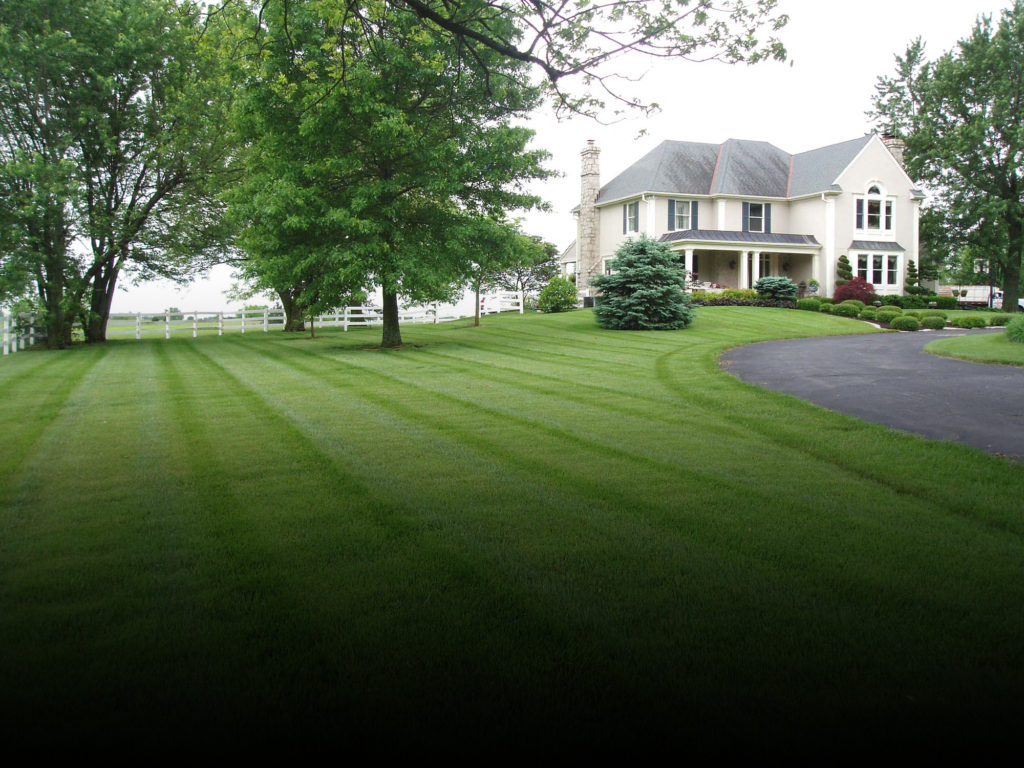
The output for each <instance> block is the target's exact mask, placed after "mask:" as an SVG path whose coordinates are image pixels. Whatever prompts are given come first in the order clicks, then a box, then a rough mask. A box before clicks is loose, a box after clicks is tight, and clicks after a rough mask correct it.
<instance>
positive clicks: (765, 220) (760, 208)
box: [743, 203, 772, 234]
mask: <svg viewBox="0 0 1024 768" xmlns="http://www.w3.org/2000/svg"><path fill="white" fill-rule="evenodd" d="M743 231H744V232H762V233H765V234H767V233H770V232H771V231H772V204H771V203H744V204H743Z"/></svg>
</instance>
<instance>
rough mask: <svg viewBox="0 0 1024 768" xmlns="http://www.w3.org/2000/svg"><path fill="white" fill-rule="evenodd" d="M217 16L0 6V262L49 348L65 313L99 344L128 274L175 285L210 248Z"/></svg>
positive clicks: (216, 177) (85, 5) (217, 113)
mask: <svg viewBox="0 0 1024 768" xmlns="http://www.w3.org/2000/svg"><path fill="white" fill-rule="evenodd" d="M230 16H231V14H230V13H224V14H223V15H219V17H218V21H217V25H219V24H222V23H224V22H225V21H226V20H228V19H229V18H230ZM217 25H214V27H208V26H207V24H206V17H205V15H204V12H203V10H202V9H201V7H200V5H199V4H197V3H193V2H174V0H5V1H4V2H3V3H0V191H2V192H3V193H4V194H3V195H2V199H0V220H2V223H3V224H4V225H5V228H9V232H8V233H7V235H6V236H5V237H4V242H3V243H2V246H3V251H2V259H3V264H2V268H3V271H4V272H5V273H6V274H7V275H8V276H11V275H15V274H21V275H22V276H28V277H29V278H30V281H31V282H32V283H34V286H33V288H34V291H35V293H36V294H37V298H38V301H39V303H40V305H41V308H42V309H43V311H44V315H45V317H46V327H47V340H48V344H49V345H50V346H55V347H60V346H64V345H66V344H67V343H69V341H70V333H71V324H72V321H73V320H74V319H75V318H76V317H78V318H79V319H80V320H81V323H82V326H83V330H84V332H85V337H86V339H87V340H88V341H103V340H104V339H105V338H106V324H107V319H108V317H109V314H110V305H111V300H112V299H113V295H114V290H115V288H116V285H117V282H118V279H119V278H120V277H121V275H122V274H123V273H124V272H125V271H126V270H127V271H129V272H132V273H134V274H135V275H136V276H138V277H141V278H145V277H151V276H155V275H160V276H167V277H172V278H182V277H183V276H185V275H186V274H187V273H188V272H189V271H190V270H191V269H193V268H194V267H195V265H196V262H197V260H202V259H203V258H204V257H205V258H206V259H212V258H219V257H220V256H221V255H222V253H223V250H224V247H225V246H224V244H225V242H226V240H227V238H226V235H227V234H228V233H227V232H226V231H225V230H224V228H223V219H222V217H221V215H220V214H221V212H220V210H219V208H218V203H217V201H216V197H215V195H214V192H215V189H216V186H217V185H218V183H220V182H221V180H222V178H223V174H224V173H225V168H226V166H227V159H228V157H229V154H230V143H229V136H228V134H227V133H226V132H225V131H224V130H223V114H224V109H225V101H226V99H225V96H226V94H227V93H229V89H230V80H229V77H228V73H227V72H226V70H225V62H226V61H228V57H226V56H225V55H224V51H223V50H221V49H220V48H219V40H220V38H219V37H218V35H217V29H218V27H217ZM24 289H25V285H24V283H23V284H22V286H21V291H22V292H24ZM7 290H8V292H9V293H11V294H13V293H14V292H15V291H16V290H17V286H15V285H14V281H13V280H10V279H9V280H8V281H7Z"/></svg>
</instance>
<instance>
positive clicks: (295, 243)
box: [232, 0, 548, 346]
mask: <svg viewBox="0 0 1024 768" xmlns="http://www.w3.org/2000/svg"><path fill="white" fill-rule="evenodd" d="M258 10H259V18H258V27H257V32H256V39H257V40H258V42H259V47H258V55H257V60H256V65H255V68H254V70H253V72H252V74H251V77H250V79H249V81H248V84H247V88H246V97H245V100H244V101H243V102H242V103H241V109H240V110H239V112H238V121H239V124H240V125H241V126H242V134H243V136H244V137H245V138H246V140H247V141H248V142H249V149H248V152H247V155H246V168H247V177H246V181H245V183H244V184H243V185H241V186H240V187H239V188H238V190H237V191H236V192H235V193H234V194H233V195H232V201H233V205H234V208H235V217H236V218H238V219H239V220H242V221H244V222H246V228H245V231H244V232H243V234H242V239H241V242H242V245H243V246H244V247H245V249H246V251H247V252H248V253H249V255H250V256H251V257H252V258H253V259H254V264H253V269H255V270H256V271H257V272H261V271H262V270H263V267H262V266H261V265H263V264H265V263H267V262H268V261H282V262H284V264H283V268H284V269H285V270H287V268H289V266H290V267H291V268H293V269H299V272H301V275H302V276H304V277H308V278H309V279H310V281H309V283H308V284H307V285H306V287H305V289H304V293H306V294H308V293H309V292H310V291H315V292H316V295H317V296H318V300H319V301H323V302H327V303H328V304H329V303H330V302H332V301H336V300H337V297H338V296H340V295H341V294H342V293H344V292H349V291H353V290H357V289H359V288H364V287H365V288H369V287H370V286H373V285H375V286H379V287H380V288H381V289H382V292H383V302H384V306H383V310H384V312H383V316H384V328H383V335H382V345H384V346H398V345H400V344H401V333H400V330H399V327H398V299H399V296H402V297H405V298H406V299H407V300H409V301H413V302H424V301H440V300H445V299H448V298H451V297H452V296H453V294H454V293H456V292H457V291H458V290H460V289H461V286H462V285H464V284H465V282H466V281H467V280H469V279H471V277H472V275H473V270H474V265H476V264H479V263H481V258H480V256H479V254H480V252H481V248H485V249H488V251H489V252H492V253H493V252H496V251H504V250H511V249H512V248H513V247H514V246H515V243H516V239H517V238H518V237H520V235H519V233H518V231H517V230H516V228H515V227H514V226H513V224H512V223H511V222H510V221H509V220H508V219H507V212H508V211H510V210H515V209H523V208H529V207H532V206H535V205H539V203H540V201H539V200H538V199H537V198H536V196H534V195H532V194H529V193H527V192H526V191H525V189H524V184H525V182H527V181H529V180H531V179H536V178H544V177H545V176H546V175H548V172H547V171H546V170H544V168H543V167H542V163H543V161H544V159H545V158H546V157H547V153H545V152H543V151H540V150H534V149H528V147H527V145H528V143H529V141H530V139H531V138H532V132H531V131H529V130H527V129H525V128H521V127H516V126H513V125H511V123H510V120H511V118H512V117H513V116H515V115H519V114H524V113H525V112H527V111H529V110H530V109H531V108H532V107H533V106H535V105H536V104H537V101H538V99H539V97H540V94H539V92H538V90H537V89H536V88H534V87H533V86H531V85H530V83H529V81H528V73H527V72H526V68H525V66H523V65H522V64H519V63H517V62H515V61H511V60H509V59H506V58H504V57H502V56H501V55H500V54H498V53H496V52H494V51H492V50H490V49H488V48H486V47H482V46H475V47H474V51H473V55H466V53H465V51H464V50H463V49H462V46H463V44H462V43H461V42H460V41H459V40H457V39H455V38H453V37H451V36H450V35H446V34H443V33H440V32H439V31H438V30H437V28H435V27H432V26H431V25H425V24H423V22H422V20H421V19H420V17H419V16H417V15H416V14H414V13H412V12H409V11H407V10H400V9H395V8H391V7H389V6H388V5H387V4H382V5H379V6H377V10H376V12H373V11H372V10H370V9H369V8H363V9H361V12H360V13H358V14H352V13H349V7H348V5H347V4H346V3H345V2H340V1H339V2H331V1H330V0H323V1H321V2H315V1H314V0H309V1H308V2H305V3H300V2H289V3H278V4H272V3H265V4H263V5H262V6H260V8H259V9H258ZM279 273H280V274H284V273H283V272H280V270H279ZM295 276H298V273H296V275H295ZM274 287H275V288H276V289H277V290H278V291H279V293H280V290H281V288H286V287H292V286H286V285H283V284H282V285H275V286H274ZM306 305H307V306H308V302H306Z"/></svg>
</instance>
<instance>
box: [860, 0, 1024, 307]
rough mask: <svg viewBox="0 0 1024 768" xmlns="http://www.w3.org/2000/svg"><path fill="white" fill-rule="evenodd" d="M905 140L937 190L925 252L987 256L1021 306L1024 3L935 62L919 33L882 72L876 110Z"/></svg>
mask: <svg viewBox="0 0 1024 768" xmlns="http://www.w3.org/2000/svg"><path fill="white" fill-rule="evenodd" d="M871 114H872V115H873V116H874V118H875V119H876V120H877V122H878V125H879V127H881V128H882V129H883V130H885V131H887V132H891V133H895V134H897V135H899V136H900V137H901V138H903V139H904V141H905V142H906V145H907V150H906V155H905V157H906V162H907V168H908V172H909V173H910V175H911V176H912V177H914V178H916V179H918V180H920V181H921V182H923V183H925V184H927V186H928V188H929V190H930V191H931V192H932V193H933V195H934V197H935V198H936V201H935V204H934V205H933V207H932V211H933V213H932V217H931V222H930V224H929V226H928V227H927V228H925V229H924V230H923V233H922V234H923V236H929V235H930V236H931V237H930V240H934V242H931V241H929V242H923V245H924V246H925V248H926V249H927V250H930V251H932V252H936V251H940V252H941V251H946V252H947V253H949V251H950V250H951V249H952V251H953V252H954V253H953V255H954V258H955V255H956V254H963V253H970V254H971V257H972V259H978V258H979V257H982V256H983V257H984V258H983V259H982V261H983V262H985V263H986V266H987V268H986V271H987V272H992V273H994V274H996V275H997V278H998V279H1000V280H1001V282H1002V288H1003V292H1004V301H1005V302H1006V304H1007V305H1008V306H1015V305H1016V303H1017V299H1018V298H1019V296H1020V290H1021V260H1022V257H1024V182H1022V179H1021V169H1022V167H1024V4H1022V3H1021V0H1016V2H1014V4H1013V5H1012V6H1011V7H1010V8H1007V9H1006V10H1004V11H1003V12H1002V13H1001V15H1000V17H999V19H998V22H993V20H992V18H991V17H982V18H979V19H978V21H977V23H976V24H975V26H974V29H973V30H972V32H971V34H970V36H969V37H966V38H964V39H963V40H961V41H960V42H959V43H958V44H957V46H956V47H955V48H954V49H953V50H951V51H949V52H947V53H944V54H943V55H941V56H940V57H939V58H937V59H935V60H934V61H929V60H928V59H927V58H926V56H925V51H924V43H923V42H922V41H921V40H920V39H918V40H915V41H913V42H912V43H911V44H910V45H909V46H908V48H907V50H906V53H905V54H904V55H903V56H900V57H897V59H896V73H895V74H894V75H893V76H891V77H882V78H879V80H878V84H877V86H876V95H875V98H874V110H873V112H872V113H871Z"/></svg>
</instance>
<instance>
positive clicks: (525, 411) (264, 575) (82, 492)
mask: <svg viewBox="0 0 1024 768" xmlns="http://www.w3.org/2000/svg"><path fill="white" fill-rule="evenodd" d="M853 330H856V331H858V332H859V331H862V330H863V324H860V323H856V322H854V321H849V320H844V319H842V318H831V317H825V316H818V315H813V314H811V313H798V312H788V311H785V310H768V309H758V308H747V307H722V308H705V309H702V310H701V311H700V314H699V316H698V320H697V322H696V323H695V325H694V326H693V327H692V328H690V329H687V330H685V331H682V332H676V333H623V332H618V333H617V332H606V331H602V330H600V329H599V328H597V326H596V325H595V324H594V322H593V318H592V315H591V314H590V313H589V312H574V313H569V314H567V315H563V316H540V315H535V316H529V315H528V316H524V317H519V316H514V317H498V318H486V319H485V321H484V326H483V327H482V328H479V329H473V328H472V327H469V326H468V325H467V324H465V323H455V324H451V325H445V326H430V327H428V326H411V327H409V328H407V329H404V334H403V335H404V336H405V338H406V340H407V341H408V342H409V346H407V348H405V349H402V350H399V351H394V352H382V351H378V350H374V349H371V348H369V347H372V345H373V344H374V343H375V342H376V341H377V337H376V333H375V332H374V331H370V332H363V331H356V332H350V333H348V334H341V333H335V334H325V335H324V336H323V337H321V338H319V339H316V340H309V339H306V338H301V337H292V336H285V335H284V334H272V335H269V336H263V335H262V334H259V335H252V336H250V335H247V336H246V337H244V338H242V337H233V338H228V337H224V338H219V339H218V338H209V339H202V338H200V339H198V340H191V339H182V340H172V341H170V342H165V341H162V340H157V341H151V342H122V343H117V344H111V345H107V346H105V347H101V348H85V347H83V348H78V349H73V350H70V351H68V352H65V353H57V354H50V353H33V354H24V355H21V354H19V355H18V356H15V357H14V358H8V359H7V360H4V361H2V363H0V409H2V423H3V424H4V439H3V441H0V510H2V513H0V569H2V570H0V573H2V574H3V579H2V582H0V691H2V692H3V693H2V694H0V707H2V709H0V730H2V731H3V733H2V735H3V737H4V738H5V739H6V740H7V742H8V743H9V744H16V745H38V746H41V747H45V746H49V747H50V748H54V747H56V748H68V747H71V746H76V747H80V746H86V747H92V748H129V747H130V748H138V747H143V746H145V747H147V748H152V747H154V746H159V747H162V748H165V749H173V748H178V749H183V748H184V749H191V748H200V747H203V748H212V749H214V750H217V751H237V750H239V749H254V748H260V749H274V748H286V747H287V748H290V749H295V748H302V749H310V748H320V747H329V746H332V745H333V746H338V745H345V746H344V747H343V748H347V749H358V750H371V749H372V750H374V751H385V752H387V751H393V750H399V751H400V750H407V749H413V748H422V747H428V748H429V747H434V748H442V747H443V748H448V749H460V750H462V749H465V750H488V751H493V750H494V749H496V748H499V749H504V750H506V751H508V750H515V751H526V750H533V749H536V748H548V749H553V748H563V749H587V748H589V749H595V748H606V747H607V748H630V749H633V748H636V747H637V746H641V747H643V746H647V747H650V746H651V745H654V744H657V745H659V748H661V747H665V748H670V747H675V748H677V749H680V750H683V749H685V750H690V751H716V752H745V751H746V752H752V753H753V752H761V751H764V750H769V751H787V752H794V751H796V752H811V751H820V750H822V749H826V750H828V749H831V750H835V751H838V750H840V749H841V750H842V751H843V752H847V753H849V752H851V751H854V752H855V751H858V750H865V751H869V750H872V749H875V748H877V747H879V746H886V747H889V748H896V749H899V748H906V749H913V750H916V751H917V753H918V754H919V753H920V750H925V751H934V750H937V749H943V750H950V749H956V748H958V747H963V748H967V747H969V746H971V745H973V744H975V742H977V741H978V740H979V739H984V741H983V742H980V744H981V745H982V746H983V747H984V746H989V747H991V746H992V745H997V744H999V743H1002V742H1009V740H1010V739H1011V738H1015V736H1013V734H1015V732H1016V731H1015V726H1016V723H1017V722H1018V721H1019V717H1020V715H1021V714H1022V713H1021V703H1020V702H1021V697H1020V695H1019V694H1020V691H1021V689H1022V684H1024V663H1022V662H1024V659H1022V658H1021V657H1022V655H1024V650H1022V649H1024V642H1022V640H1024V638H1022V608H1021V606H1024V578H1022V577H1024V556H1022V555H1024V551H1022V549H1024V547H1022V542H1021V534H1022V532H1024V522H1022V520H1021V505H1020V501H1021V499H1022V498H1024V471H1022V469H1021V468H1020V467H1018V466H1014V465H1011V464H1009V463H1008V462H1005V461H1001V460H999V459H995V458H992V457H989V456H986V455H984V454H982V453H980V452H978V451H975V450H973V449H969V448H965V447H962V446H957V445H950V444H943V443H934V442H929V441H925V440H922V439H918V438H915V437H912V436H909V435H904V434H901V433H896V432H892V431H889V430H886V429H883V428H880V427H877V426H874V425H870V424H865V423H862V422H859V421H857V420H855V419H851V418H847V417H843V416H840V415H836V414H833V413H830V412H827V411H824V410H823V409H820V408H817V407H815V406H811V405H808V404H806V403H802V402H800V401H797V400H795V399H793V398H789V397H786V396H782V395H776V394H773V393H766V392H763V391H761V390H758V389H756V388H754V387H750V386H748V385H745V384H743V383H742V382H739V381H737V380H735V379H733V378H732V377H730V376H728V375H727V374H724V373H722V372H720V371H718V369H717V364H716V359H717V357H718V355H719V354H720V353H721V351H722V350H724V349H726V348H728V347H730V346H734V345H736V344H742V343H747V342H750V341H755V340H762V339H767V338H779V337H783V336H793V337H796V336H806V335H814V334H822V333H843V332H849V331H853ZM866 396H869V393H866Z"/></svg>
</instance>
